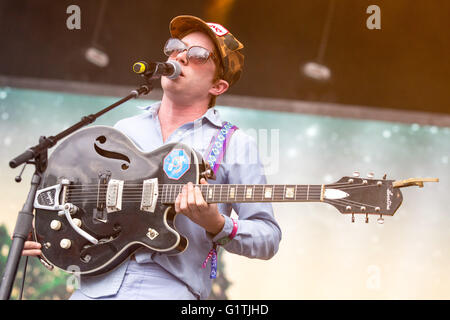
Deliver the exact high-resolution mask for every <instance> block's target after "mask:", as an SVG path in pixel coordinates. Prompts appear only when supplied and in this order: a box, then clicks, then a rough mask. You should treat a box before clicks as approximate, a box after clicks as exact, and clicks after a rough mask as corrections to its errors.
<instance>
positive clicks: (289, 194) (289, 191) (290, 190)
mask: <svg viewBox="0 0 450 320" xmlns="http://www.w3.org/2000/svg"><path fill="white" fill-rule="evenodd" d="M284 190H285V191H284V197H285V198H287V199H294V193H295V187H294V186H285V187H284Z"/></svg>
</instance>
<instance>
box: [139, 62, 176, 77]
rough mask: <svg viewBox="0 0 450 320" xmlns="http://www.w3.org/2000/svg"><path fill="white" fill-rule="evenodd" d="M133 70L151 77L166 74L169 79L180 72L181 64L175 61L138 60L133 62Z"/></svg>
mask: <svg viewBox="0 0 450 320" xmlns="http://www.w3.org/2000/svg"><path fill="white" fill-rule="evenodd" d="M133 72H135V73H137V74H141V75H144V76H145V77H150V78H151V79H156V78H160V77H161V76H166V77H167V78H169V79H172V80H173V79H176V78H178V77H179V76H180V74H181V66H180V64H179V63H178V62H176V61H168V62H145V61H139V62H136V63H135V64H133Z"/></svg>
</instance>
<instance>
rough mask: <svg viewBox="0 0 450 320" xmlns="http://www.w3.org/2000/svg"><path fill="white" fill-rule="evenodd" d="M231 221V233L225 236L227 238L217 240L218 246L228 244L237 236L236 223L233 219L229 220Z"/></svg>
mask: <svg viewBox="0 0 450 320" xmlns="http://www.w3.org/2000/svg"><path fill="white" fill-rule="evenodd" d="M231 220H232V221H233V230H232V231H231V233H230V234H229V235H228V236H227V237H223V238H220V239H219V240H217V243H218V244H220V245H221V246H224V245H226V244H227V243H228V242H230V241H231V240H233V238H234V237H235V236H236V234H237V230H238V224H237V221H236V220H234V219H231Z"/></svg>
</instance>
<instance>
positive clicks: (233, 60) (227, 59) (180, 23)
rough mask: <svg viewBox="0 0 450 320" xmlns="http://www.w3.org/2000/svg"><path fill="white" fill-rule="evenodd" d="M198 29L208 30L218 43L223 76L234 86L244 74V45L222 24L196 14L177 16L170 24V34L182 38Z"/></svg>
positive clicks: (215, 42) (212, 38)
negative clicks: (198, 16) (206, 19)
mask: <svg viewBox="0 0 450 320" xmlns="http://www.w3.org/2000/svg"><path fill="white" fill-rule="evenodd" d="M197 30H198V31H204V32H206V34H208V35H209V37H210V38H211V40H212V41H213V42H214V44H215V45H216V48H217V51H218V53H219V55H220V61H221V63H222V67H223V75H222V78H223V79H224V80H226V81H227V82H228V84H229V85H230V86H232V85H233V84H234V83H236V81H238V80H239V78H240V77H241V74H242V70H243V67H244V54H243V53H242V52H241V49H242V48H244V45H243V44H242V43H240V42H239V40H237V39H236V38H235V37H234V36H233V35H232V34H231V33H230V32H229V31H228V30H227V29H226V28H225V27H223V26H222V25H220V24H218V23H212V22H205V21H203V20H202V19H200V18H197V17H194V16H189V15H181V16H177V17H175V18H173V19H172V21H171V22H170V24H169V31H170V34H171V36H172V37H174V38H182V37H184V36H185V35H187V34H188V33H190V32H192V31H197Z"/></svg>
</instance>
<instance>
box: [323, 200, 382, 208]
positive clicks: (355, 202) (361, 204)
mask: <svg viewBox="0 0 450 320" xmlns="http://www.w3.org/2000/svg"><path fill="white" fill-rule="evenodd" d="M345 201H347V202H345ZM325 202H337V204H339V205H344V204H345V205H348V204H357V205H359V206H366V207H373V208H376V206H374V205H371V204H366V203H362V202H357V201H352V200H342V199H333V200H330V199H327V200H326V201H325ZM341 202H344V203H341Z"/></svg>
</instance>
